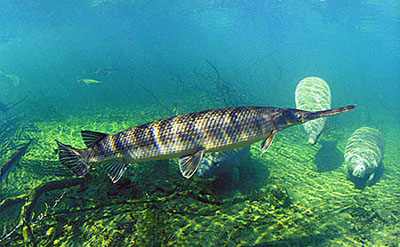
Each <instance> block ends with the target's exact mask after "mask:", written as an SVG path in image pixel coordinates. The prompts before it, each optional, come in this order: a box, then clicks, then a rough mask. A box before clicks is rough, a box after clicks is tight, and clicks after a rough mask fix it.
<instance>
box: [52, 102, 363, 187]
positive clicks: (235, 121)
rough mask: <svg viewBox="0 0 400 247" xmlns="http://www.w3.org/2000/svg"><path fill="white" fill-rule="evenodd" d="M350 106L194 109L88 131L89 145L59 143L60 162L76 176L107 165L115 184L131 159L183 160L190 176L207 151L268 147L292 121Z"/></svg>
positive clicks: (85, 135) (85, 136)
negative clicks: (121, 128) (113, 131)
mask: <svg viewBox="0 0 400 247" xmlns="http://www.w3.org/2000/svg"><path fill="white" fill-rule="evenodd" d="M354 108H355V106H347V107H341V108H336V109H332V110H326V111H319V112H308V111H302V110H296V109H290V108H278V107H233V108H223V109H217V110H208V111H202V112H195V113H188V114H183V115H178V116H174V117H170V118H165V119H160V120H156V121H153V122H149V123H146V124H142V125H139V126H136V127H132V128H129V129H127V130H125V131H122V132H119V133H117V134H114V135H107V134H104V133H98V132H92V131H82V132H81V133H82V137H83V141H84V142H85V144H86V146H87V148H85V149H76V148H73V147H71V146H69V145H64V144H62V143H60V142H57V144H58V145H59V150H60V152H59V159H60V162H61V163H63V164H64V165H66V166H67V167H69V168H70V169H71V170H72V171H73V172H74V173H75V174H76V175H79V176H83V175H85V174H86V173H87V172H88V170H89V167H90V166H92V165H94V164H97V163H104V164H105V169H106V170H107V172H108V174H109V176H110V177H111V179H112V181H113V182H116V181H118V180H119V179H120V177H121V176H122V174H123V173H124V171H125V170H126V166H127V164H129V163H141V162H144V161H149V160H161V159H169V158H180V159H179V167H180V171H181V173H182V175H183V176H184V177H186V178H190V177H191V176H192V175H193V174H194V173H195V172H196V170H197V167H198V165H199V163H200V161H201V159H202V157H203V154H204V153H207V152H219V151H224V150H230V149H235V148H239V147H243V146H247V145H249V144H252V143H254V142H257V141H259V140H264V142H263V144H262V147H261V149H262V150H263V151H266V149H267V148H268V147H269V145H270V144H271V143H272V140H273V138H274V136H275V134H276V132H277V131H279V130H281V129H285V128H287V127H290V126H292V125H297V124H302V123H305V122H307V121H310V120H313V119H317V118H321V117H327V116H332V115H335V114H338V113H341V112H346V111H349V110H351V109H354Z"/></svg>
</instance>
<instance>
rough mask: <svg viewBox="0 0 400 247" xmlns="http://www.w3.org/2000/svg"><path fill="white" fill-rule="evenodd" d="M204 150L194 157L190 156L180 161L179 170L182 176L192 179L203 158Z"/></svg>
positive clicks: (193, 155)
mask: <svg viewBox="0 0 400 247" xmlns="http://www.w3.org/2000/svg"><path fill="white" fill-rule="evenodd" d="M203 154H204V150H200V151H197V152H196V153H194V154H192V155H188V156H185V157H182V158H180V159H179V170H180V171H181V173H182V176H184V177H185V178H190V177H192V176H193V174H194V173H195V172H196V171H197V168H198V167H199V164H200V161H201V159H202V158H203Z"/></svg>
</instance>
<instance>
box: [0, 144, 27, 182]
mask: <svg viewBox="0 0 400 247" xmlns="http://www.w3.org/2000/svg"><path fill="white" fill-rule="evenodd" d="M32 141H33V139H31V140H29V142H27V143H25V144H23V145H22V146H21V147H20V148H19V149H18V150H17V151H15V152H14V153H13V155H12V156H11V157H10V158H9V159H7V161H6V162H5V163H4V164H3V166H2V167H1V168H0V187H1V184H2V181H5V182H6V183H8V174H10V172H11V171H12V170H13V168H14V167H16V166H17V165H18V164H19V161H20V160H21V158H22V157H23V156H24V155H25V153H26V151H27V149H28V147H29V145H31V143H32Z"/></svg>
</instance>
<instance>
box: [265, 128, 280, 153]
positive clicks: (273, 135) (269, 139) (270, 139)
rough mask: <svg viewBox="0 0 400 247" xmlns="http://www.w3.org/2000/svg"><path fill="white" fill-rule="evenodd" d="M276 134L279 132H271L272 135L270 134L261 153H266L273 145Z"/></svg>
mask: <svg viewBox="0 0 400 247" xmlns="http://www.w3.org/2000/svg"><path fill="white" fill-rule="evenodd" d="M276 132H278V131H277V130H273V131H271V133H269V136H268V137H267V138H266V139H265V140H264V141H263V142H262V144H261V152H263V153H265V152H266V151H267V149H268V147H269V146H270V145H271V143H272V141H273V140H274V138H275V134H276Z"/></svg>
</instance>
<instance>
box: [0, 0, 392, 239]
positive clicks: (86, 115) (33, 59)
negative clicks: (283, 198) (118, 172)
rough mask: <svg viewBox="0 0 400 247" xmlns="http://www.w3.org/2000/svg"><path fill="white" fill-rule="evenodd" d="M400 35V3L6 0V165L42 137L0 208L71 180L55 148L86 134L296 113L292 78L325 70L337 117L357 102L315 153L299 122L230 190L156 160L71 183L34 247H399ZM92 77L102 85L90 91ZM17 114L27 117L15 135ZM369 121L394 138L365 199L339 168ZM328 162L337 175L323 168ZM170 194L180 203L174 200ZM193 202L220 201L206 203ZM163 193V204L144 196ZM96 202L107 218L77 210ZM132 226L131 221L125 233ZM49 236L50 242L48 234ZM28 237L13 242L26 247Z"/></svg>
mask: <svg viewBox="0 0 400 247" xmlns="http://www.w3.org/2000/svg"><path fill="white" fill-rule="evenodd" d="M399 34H400V3H399V2H398V1H394V0H393V1H383V2H382V1H367V0H364V1H362V0H356V1H341V0H338V1H335V0H326V1H307V2H303V3H301V2H296V3H293V1H285V0H283V1H277V0H269V1H249V2H246V1H146V0H142V1H133V0H132V1H118V0H115V1H112V0H104V1H102V0H97V1H96V0H93V1H80V0H71V1H67V0H66V1H41V0H35V1H33V0H32V1H28V0H26V1H23V0H21V1H11V0H9V1H7V0H6V1H4V0H3V1H1V2H0V102H1V103H3V104H4V105H5V106H4V107H5V108H4V109H3V110H2V108H1V106H2V105H1V104H0V121H1V122H0V126H2V129H1V130H0V131H1V134H0V140H1V143H0V147H1V149H0V152H1V153H2V156H1V162H2V163H5V162H6V160H7V159H8V158H9V157H10V156H11V155H12V153H13V152H14V151H15V150H17V149H18V147H19V145H20V144H22V143H24V142H25V141H24V140H26V139H34V142H33V143H32V145H31V147H30V149H29V151H28V153H27V154H26V155H25V156H24V157H23V158H22V159H21V162H20V163H21V167H17V168H15V169H14V170H13V171H12V172H11V173H10V175H9V179H8V184H6V183H5V182H3V185H2V190H1V191H0V200H4V199H6V198H10V197H12V196H18V195H22V194H24V193H28V192H29V191H31V189H33V187H36V186H38V185H40V184H41V183H44V182H49V181H61V180H64V179H72V178H73V176H72V174H71V173H69V171H68V170H63V167H62V166H61V165H60V164H58V162H57V155H56V153H55V152H54V148H56V144H55V142H54V139H58V140H60V141H63V142H65V143H68V144H71V145H73V146H77V147H83V142H82V141H81V138H80V130H81V129H90V130H95V131H102V132H106V133H116V132H118V131H121V130H124V129H126V128H128V127H132V126H135V125H139V124H141V123H145V122H148V121H152V120H155V119H160V118H164V117H168V116H171V115H175V114H181V113H187V112H194V111H201V110H207V109H213V108H220V107H231V106H239V105H257V106H277V107H295V100H294V98H295V95H294V92H295V89H296V85H297V83H298V82H299V81H300V80H301V79H303V78H305V77H308V76H318V77H321V78H324V79H325V80H326V81H327V82H328V84H329V86H330V89H331V93H332V107H339V106H344V105H349V104H357V105H358V108H357V109H356V110H354V111H351V112H349V113H345V114H342V115H339V116H336V117H333V118H331V119H329V121H328V122H327V125H326V127H325V130H324V132H323V134H322V135H321V138H320V142H319V143H318V144H316V145H315V146H310V145H309V144H308V143H307V137H306V135H305V133H304V131H303V129H302V127H295V128H293V129H289V130H287V131H284V132H281V133H279V134H278V135H277V137H276V138H275V141H274V143H273V144H272V146H271V148H270V149H269V150H268V152H267V154H261V152H259V150H258V149H259V144H255V145H253V146H252V147H251V157H252V159H254V160H256V161H257V162H254V163H256V164H253V165H254V166H253V167H252V166H249V167H246V168H242V169H243V170H253V169H254V170H255V171H254V173H256V174H253V173H251V172H248V173H246V172H245V171H241V174H243V176H242V178H241V179H240V184H239V185H238V186H237V187H239V188H235V189H234V190H232V191H231V190H230V189H231V186H224V180H222V181H221V180H217V181H214V182H213V181H211V182H210V180H209V179H201V178H194V179H193V180H192V181H189V182H188V181H186V180H185V179H184V178H183V177H181V176H180V174H179V170H178V167H177V164H176V161H173V160H171V161H169V165H168V164H165V163H164V164H163V167H165V166H166V167H167V170H166V171H164V170H163V169H164V168H162V169H159V168H158V167H160V165H157V164H149V165H148V166H146V167H147V168H142V167H143V165H131V166H130V167H129V168H128V171H127V174H126V175H124V177H125V178H126V179H127V181H130V182H129V183H128V182H126V181H125V182H126V183H127V185H119V186H116V185H114V184H111V183H110V182H109V180H108V178H107V176H106V175H105V174H104V172H102V171H101V169H97V170H96V172H95V174H96V175H93V176H94V178H92V180H93V181H92V180H91V181H90V182H89V185H88V186H89V189H87V190H83V192H77V189H74V188H68V189H62V190H61V191H55V192H50V193H49V195H42V197H41V199H40V200H39V202H38V203H37V206H36V207H35V208H34V211H35V212H36V215H34V216H32V219H31V220H32V222H33V221H37V220H38V219H37V215H39V214H40V213H43V212H47V216H46V217H43V220H40V221H38V223H37V224H33V223H32V228H33V232H34V233H33V234H34V236H35V238H36V241H35V242H36V243H37V244H38V245H39V246H41V245H47V246H50V245H53V244H54V245H62V244H64V245H65V246H70V245H76V246H80V245H82V244H89V243H91V244H92V246H98V245H104V246H105V245H109V246H118V245H121V246H130V245H132V246H135V245H137V246H143V245H154V246H158V245H164V246H166V245H172V244H174V245H176V244H178V245H185V246H198V245H204V246H209V245H212V244H215V245H225V246H234V245H240V244H242V246H249V245H259V246H271V245H272V246H280V245H286V246H291V245H296V244H297V246H307V245H321V246H326V245H330V246H346V245H348V246H363V245H365V246H372V245H380V246H397V245H396V244H398V242H400V239H399V237H398V229H399V227H400V220H399V219H400V214H399V212H398V209H396V205H398V203H399V201H400V197H399V195H400V184H399V183H398V182H397V180H398V179H397V178H398V175H400V168H399V166H398V164H399V162H400V156H399V153H398V150H400V142H399V138H400V135H399V131H398V130H399V127H400V125H399V118H400V111H399V108H400V101H399V100H398V95H399V94H400V84H399V82H400V35H399ZM85 79H90V80H92V81H86V82H87V83H85V81H84V80H85ZM93 80H95V81H96V82H98V83H93V84H90V83H89V82H93ZM14 103H17V104H15V105H14ZM15 117H18V121H15V122H11V124H10V125H7V121H10V119H14V118H15ZM362 126H369V127H374V128H377V129H379V130H380V131H381V132H382V134H383V136H384V138H385V143H386V146H385V155H384V162H383V163H384V165H385V170H384V173H383V175H382V177H381V178H380V179H379V181H378V182H377V183H376V184H375V185H373V186H368V187H366V188H365V189H364V190H360V189H358V188H355V187H354V186H353V184H352V182H351V181H349V180H348V179H347V178H346V176H345V171H344V170H343V167H342V162H343V153H344V147H345V145H346V141H347V138H348V137H349V136H350V135H351V133H352V132H353V131H354V130H355V129H357V128H359V127H362ZM174 162H175V163H174ZM167 163H168V162H167ZM324 165H326V166H328V167H330V168H329V169H319V168H321V166H324ZM148 167H150V168H148ZM146 169H147V170H146ZM99 170H100V171H99ZM160 170H161V171H160ZM321 170H322V171H323V172H321ZM326 170H328V171H327V172H325V171H326ZM160 174H161V175H160ZM260 174H263V175H260ZM96 180H98V181H96ZM165 181H167V182H165ZM327 181H328V182H327ZM273 184H279V185H284V187H285V188H286V189H287V190H288V193H289V194H290V197H291V198H292V204H291V206H290V207H288V208H286V209H282V208H279V207H277V206H276V205H275V206H274V203H272V202H271V200H267V199H265V198H267V197H268V196H269V194H268V193H270V192H269V191H270V190H271V189H270V188H271V187H273V186H272V185H273ZM104 186H105V188H104ZM227 188H229V189H227ZM219 189H221V190H224V191H223V193H222V192H221V191H218V190H219ZM226 190H229V191H228V192H229V193H227V191H226ZM64 191H65V196H63V199H62V200H61V201H60V203H59V204H57V205H56V207H54V208H52V207H50V208H49V209H48V210H47V211H46V206H44V205H45V204H44V202H46V203H47V204H48V205H50V206H51V205H54V202H55V201H56V200H57V199H58V198H60V196H61V194H62V193H63V192H64ZM163 191H164V192H163ZM185 191H190V192H191V193H192V194H191V196H189V195H186V194H185V195H183V194H182V193H185ZM173 192H177V193H178V194H179V193H181V194H179V195H180V196H177V197H176V198H175V197H171V198H170V197H168V196H170V195H171V193H173ZM337 193H339V194H340V195H338V194H337ZM193 194H195V195H199V194H200V195H201V196H204V198H208V199H209V200H210V201H214V200H215V201H218V202H220V203H222V204H221V205H219V204H218V205H215V204H212V203H204V200H203V201H201V200H200V201H199V200H196V198H197V199H198V197H195V199H193V198H194V196H193ZM163 197H165V198H168V199H167V202H165V205H163V203H162V202H153V203H152V202H146V201H151V200H156V199H155V198H163ZM210 198H211V199H210ZM315 198H317V199H315ZM338 198H339V199H338ZM115 200H126V201H125V202H126V203H125V204H123V205H124V206H123V207H117V208H118V209H115V205H111V206H110V205H103V206H101V205H102V204H101V202H104V201H109V202H110V203H111V202H112V201H115ZM129 200H130V202H132V200H137V203H136V202H135V203H131V204H128V201H129ZM141 201H142V203H140V202H141ZM145 202H146V203H145ZM111 204H112V203H111ZM22 205H23V204H21V203H19V204H17V205H15V206H14V208H12V209H11V211H12V212H13V213H14V214H15V215H13V214H11V213H9V214H8V213H7V212H9V211H7V210H10V209H1V210H2V211H0V215H4V216H5V215H7V216H9V217H7V219H6V217H4V220H3V217H1V218H0V234H1V236H5V235H6V234H7V233H9V232H10V231H11V230H12V229H13V228H14V227H15V226H17V225H18V222H19V212H20V209H21V206H22ZM96 205H97V206H98V207H99V208H100V210H102V211H96V210H92V209H91V210H88V211H84V212H79V210H77V208H89V207H93V206H96ZM99 205H100V206H99ZM127 205H128V206H127ZM132 205H133V206H132ZM179 205H184V206H179ZM382 205H385V206H386V208H384V207H383V206H382ZM57 210H70V211H73V210H77V211H78V212H76V213H69V214H63V213H62V212H58V211H57ZM173 210H176V211H173ZM196 210H198V212H199V213H198V214H196V213H192V211H196ZM257 210H258V211H257ZM307 210H311V211H313V212H314V213H313V214H311V213H309V211H307ZM116 211H118V212H119V213H115V215H113V214H112V213H110V212H116ZM122 211H123V213H121V212H122ZM52 212H53V213H54V212H55V213H54V214H55V215H53V216H52V215H51V213H52ZM88 212H89V213H92V214H91V215H90V214H89V213H88ZM105 212H107V215H108V216H107V217H105V216H104V214H105ZM146 212H148V215H147V214H146ZM196 212H197V211H196ZM110 215H111V216H110ZM121 215H122V216H121ZM126 215H129V217H132V219H126V218H123V217H127V216H126ZM333 219H336V220H337V222H336V223H332V222H334V220H333ZM125 222H128V223H129V224H128V223H127V224H128V225H129V226H131V227H129V226H128V227H126V228H124V227H120V228H118V227H117V226H115V225H123V224H125ZM210 222H214V223H215V224H211V223H210ZM359 222H362V223H359ZM353 223H354V225H352V224H353ZM357 223H358V224H359V225H357ZM113 224H114V225H113ZM103 225H107V227H109V228H110V229H114V230H115V229H116V228H118V232H119V233H118V234H119V235H118V237H116V236H114V235H115V232H113V231H111V230H110V231H107V232H105V231H103V232H102V231H100V230H99V229H101V228H102V227H101V226H103ZM166 225H168V227H166ZM51 227H54V229H55V230H54V233H49V234H48V235H46V231H47V230H48V229H50V228H51ZM70 227H71V228H70ZM107 227H106V228H107ZM128 228H129V230H127V229H128ZM319 228H320V230H318V229H319ZM71 229H73V230H71ZM104 229H105V228H104ZM107 229H108V228H107ZM295 229H297V230H295ZM21 230H22V229H19V228H18V229H17V231H16V233H15V234H13V235H12V236H11V237H10V238H7V239H6V240H3V243H5V244H6V245H8V246H14V245H22V244H23V241H24V237H23V236H22V235H21ZM331 231H335V232H337V234H332V233H330V234H328V233H329V232H331ZM207 232H208V233H207ZM210 232H211V233H210ZM1 236H0V237H1ZM95 236H98V238H97V239H96V237H95ZM112 236H114V237H112ZM152 238H155V239H156V240H154V241H153V242H152V241H151V239H152ZM353 240H354V241H353ZM25 241H26V238H25ZM1 244H2V243H0V245H1ZM30 244H32V243H30Z"/></svg>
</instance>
